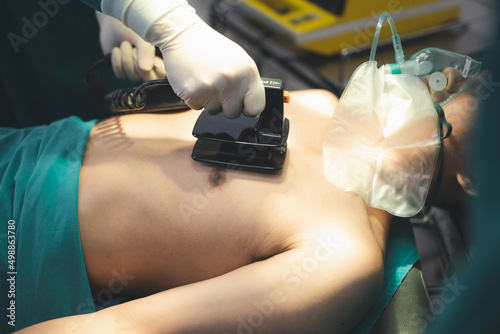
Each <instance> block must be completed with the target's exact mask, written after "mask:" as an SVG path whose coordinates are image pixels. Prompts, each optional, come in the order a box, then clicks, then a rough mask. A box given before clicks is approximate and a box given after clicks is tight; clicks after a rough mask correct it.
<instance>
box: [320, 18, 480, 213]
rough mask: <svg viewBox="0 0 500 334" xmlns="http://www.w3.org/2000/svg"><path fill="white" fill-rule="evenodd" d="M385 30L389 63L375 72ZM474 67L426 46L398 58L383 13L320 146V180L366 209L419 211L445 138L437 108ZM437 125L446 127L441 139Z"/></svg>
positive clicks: (465, 83) (469, 78) (469, 79)
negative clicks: (391, 56) (392, 54)
mask: <svg viewBox="0 0 500 334" xmlns="http://www.w3.org/2000/svg"><path fill="white" fill-rule="evenodd" d="M385 19H387V20H388V21H389V24H390V26H391V30H392V32H393V36H392V41H393V46H394V51H395V59H396V63H395V64H387V65H384V66H381V67H380V68H378V67H377V62H376V61H375V51H376V48H377V43H378V36H379V34H380V29H381V26H382V24H383V21H384V20H385ZM479 70H480V63H479V62H476V61H474V60H472V59H471V58H470V57H467V56H463V55H459V54H456V53H452V52H448V51H444V50H440V49H435V48H429V49H424V50H422V51H420V52H418V53H416V54H415V55H413V56H412V57H411V58H410V59H409V60H405V57H404V54H403V49H402V46H401V41H400V39H399V35H397V33H396V29H395V26H394V23H393V21H392V18H391V16H390V15H389V14H388V13H383V14H382V15H381V17H380V19H379V22H378V24H377V29H376V31H375V36H374V41H373V45H372V50H371V54H370V59H369V61H367V62H365V63H364V64H362V65H360V66H359V67H358V68H357V69H356V71H355V72H354V73H353V75H352V77H351V79H350V81H349V83H348V84H347V86H346V89H345V90H344V92H343V94H342V96H341V98H340V100H339V102H338V104H337V107H336V109H335V112H334V115H333V117H332V121H331V124H330V128H329V130H328V131H327V133H326V136H325V140H324V142H323V157H324V158H323V159H324V171H325V176H326V178H327V180H328V181H329V182H330V183H331V184H333V185H335V186H337V187H339V188H341V189H343V190H345V191H352V192H355V193H357V194H358V195H359V196H361V197H362V198H363V199H364V201H365V202H366V204H367V205H368V206H371V207H375V208H379V209H382V210H385V211H387V212H389V213H391V214H393V215H396V216H400V217H410V216H413V215H415V214H416V213H418V211H420V210H421V208H422V207H423V205H424V203H425V200H426V198H427V195H428V191H429V187H430V183H431V181H432V176H433V173H434V167H435V166H436V163H437V162H438V161H439V159H438V158H439V152H440V146H441V140H442V138H444V137H447V136H449V134H450V131H451V125H449V123H447V122H446V120H445V117H444V112H443V109H442V106H444V105H445V104H447V103H449V102H450V101H451V100H452V99H453V98H455V97H456V96H458V95H459V94H461V93H463V92H464V91H465V90H467V88H469V87H470V86H471V85H472V83H473V82H474V79H475V77H476V76H477V75H478V73H479ZM442 124H445V125H446V127H447V134H446V136H443V137H441V129H442Z"/></svg>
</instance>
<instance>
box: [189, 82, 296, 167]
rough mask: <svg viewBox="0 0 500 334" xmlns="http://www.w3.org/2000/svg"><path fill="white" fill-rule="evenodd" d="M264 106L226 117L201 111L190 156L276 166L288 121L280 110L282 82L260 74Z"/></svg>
mask: <svg viewBox="0 0 500 334" xmlns="http://www.w3.org/2000/svg"><path fill="white" fill-rule="evenodd" d="M262 82H263V84H264V88H265V92H266V107H265V109H264V111H263V112H262V113H261V114H260V115H259V116H256V117H248V116H245V115H243V114H241V115H240V116H239V117H238V118H236V119H228V118H226V117H225V116H224V115H222V113H219V114H216V115H209V114H208V113H207V112H206V111H203V112H202V113H201V115H200V117H199V118H198V120H197V122H196V124H195V127H194V129H193V136H195V137H196V138H198V140H197V141H196V144H195V146H194V148H193V153H192V158H193V159H194V160H196V161H201V162H208V163H214V164H220V165H228V166H234V167H244V168H256V169H264V170H279V169H281V168H282V167H283V164H284V162H285V157H286V150H287V147H286V141H287V138H288V132H289V128H290V122H289V121H288V119H287V118H285V117H284V113H283V109H284V108H283V106H284V102H283V93H284V91H285V83H284V82H283V81H282V80H279V79H268V78H262Z"/></svg>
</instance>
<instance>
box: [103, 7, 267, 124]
mask: <svg viewBox="0 0 500 334" xmlns="http://www.w3.org/2000/svg"><path fill="white" fill-rule="evenodd" d="M101 7H102V10H103V12H104V13H106V14H108V15H111V16H113V17H116V18H118V19H120V20H121V21H122V22H123V23H124V24H125V25H126V26H128V27H130V28H131V29H132V30H134V31H135V32H136V33H137V34H138V35H139V36H141V37H143V39H144V40H147V41H149V42H151V44H153V45H156V46H158V47H159V48H160V50H161V51H162V54H163V61H164V63H165V70H166V74H167V78H168V80H169V81H170V83H171V85H172V88H173V89H174V91H175V92H176V94H177V95H178V96H179V97H180V98H181V99H183V100H184V101H185V102H186V103H187V104H188V105H189V106H190V107H191V108H193V109H201V108H205V110H206V111H207V112H210V113H216V112H219V111H221V110H222V112H223V114H224V115H225V116H227V117H229V118H235V117H237V116H239V115H240V114H241V113H242V112H243V113H244V114H245V115H249V116H254V115H257V114H259V113H260V112H262V110H263V109H264V107H265V91H264V85H263V84H262V81H261V78H260V76H259V72H258V69H257V66H256V65H255V62H254V61H253V60H252V59H251V58H250V56H249V55H248V54H247V53H246V52H245V51H244V50H243V49H242V48H241V47H240V46H239V45H237V44H236V43H234V42H232V41H231V40H229V39H227V38H226V37H224V36H223V35H221V34H219V33H218V32H216V31H215V30H213V29H212V28H210V27H209V26H208V25H207V24H205V23H204V22H203V21H202V20H201V18H200V17H199V16H198V15H196V13H195V11H194V9H193V8H192V7H191V6H189V4H188V3H187V1H186V0H128V1H124V0H102V3H101Z"/></svg>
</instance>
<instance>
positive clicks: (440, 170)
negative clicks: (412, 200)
mask: <svg viewBox="0 0 500 334" xmlns="http://www.w3.org/2000/svg"><path fill="white" fill-rule="evenodd" d="M441 110H443V109H441ZM438 113H439V112H438ZM443 115H444V113H443ZM443 117H444V116H443ZM445 121H446V120H445ZM446 123H448V122H446ZM448 125H449V126H450V127H449V128H448V130H447V131H446V134H447V135H449V134H448V133H449V132H451V130H450V129H451V124H450V123H448ZM446 127H448V126H446ZM444 138H447V137H444ZM444 138H443V123H442V121H441V119H440V123H439V152H438V158H437V168H438V173H437V175H436V181H435V182H434V188H432V193H431V195H430V196H429V201H427V203H428V205H430V206H432V205H433V204H434V201H435V200H436V196H437V193H438V191H439V187H440V186H441V180H442V179H443V166H442V163H443V139H444Z"/></svg>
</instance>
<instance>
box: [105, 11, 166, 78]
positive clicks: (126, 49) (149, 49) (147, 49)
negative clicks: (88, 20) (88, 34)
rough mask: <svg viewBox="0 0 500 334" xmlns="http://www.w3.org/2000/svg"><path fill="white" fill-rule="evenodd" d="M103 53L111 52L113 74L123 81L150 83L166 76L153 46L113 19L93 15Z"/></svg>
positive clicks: (161, 61)
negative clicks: (95, 19) (98, 30)
mask: <svg viewBox="0 0 500 334" xmlns="http://www.w3.org/2000/svg"><path fill="white" fill-rule="evenodd" d="M96 17H97V21H98V23H99V27H100V32H99V40H100V42H101V49H102V52H103V53H104V54H105V55H106V54H109V53H111V63H112V67H113V72H114V73H115V75H116V76H117V77H118V78H120V79H124V80H131V81H140V80H143V81H149V80H156V79H164V78H165V77H166V73H165V67H164V65H163V60H162V59H161V58H160V57H156V56H155V47H154V46H152V45H151V44H150V43H148V42H146V41H144V40H143V39H142V38H141V37H140V36H139V35H137V34H136V33H135V32H134V31H132V29H130V28H127V27H126V26H124V25H123V23H121V22H120V21H119V20H117V19H115V18H114V17H111V16H108V15H105V14H102V13H99V12H96Z"/></svg>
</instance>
